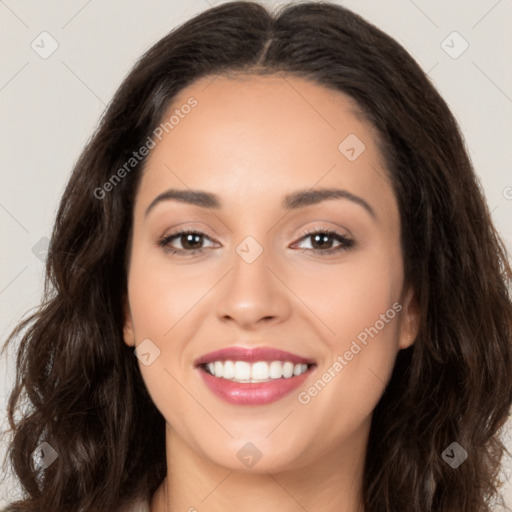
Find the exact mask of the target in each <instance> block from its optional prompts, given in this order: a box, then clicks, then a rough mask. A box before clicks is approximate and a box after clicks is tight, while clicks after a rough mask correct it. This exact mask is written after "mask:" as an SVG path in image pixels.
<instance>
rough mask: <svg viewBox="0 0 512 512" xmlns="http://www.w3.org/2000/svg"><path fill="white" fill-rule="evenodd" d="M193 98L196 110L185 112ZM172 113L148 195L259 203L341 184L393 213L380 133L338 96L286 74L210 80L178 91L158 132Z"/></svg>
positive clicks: (154, 158)
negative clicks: (187, 194)
mask: <svg viewBox="0 0 512 512" xmlns="http://www.w3.org/2000/svg"><path fill="white" fill-rule="evenodd" d="M191 98H193V99H194V100H195V102H196V103H195V106H194V107H193V108H188V107H187V108H183V107H184V106H187V105H189V104H190V99H191ZM173 115H174V120H175V121H174V123H173V124H172V126H170V125H168V126H167V130H166V132H165V133H164V134H163V137H162V138H161V140H160V141H157V146H156V147H155V148H154V149H153V150H152V153H151V155H150V157H149V158H148V162H147V165H146V170H145V173H144V174H145V175H144V177H143V183H142V186H141V189H142V192H144V190H147V191H149V192H148V193H150V194H153V195H155V194H157V193H160V192H161V191H162V189H163V188H165V187H167V188H171V187H173V188H176V187H179V188H192V189H208V190H210V191H212V192H214V193H216V194H218V195H220V196H224V195H227V196H229V194H230V192H235V191H236V192H237V194H242V195H244V194H245V199H250V196H252V197H254V198H255V199H256V198H259V199H260V200H261V198H262V197H267V198H270V197H271V196H272V194H274V193H276V194H277V193H278V191H280V192H282V191H284V190H285V189H286V190H287V191H293V189H296V188H312V187H315V186H318V187H327V186H343V188H346V189H349V190H350V191H351V192H353V193H357V194H359V195H365V196H367V197H370V198H372V197H373V200H374V201H377V202H380V203H382V204H383V207H386V208H388V209H389V208H393V207H394V205H393V204H387V205H386V202H387V203H390V202H391V203H393V202H394V196H393V192H392V190H391V186H390V183H389V180H388V178H387V171H386V170H385V169H384V166H383V162H382V158H381V154H380V151H379V149H378V147H377V133H376V131H375V129H374V128H373V126H372V125H371V124H370V123H369V122H367V121H366V120H365V119H364V118H363V116H362V115H361V114H360V112H359V110H358V108H357V104H356V102H355V101H354V100H353V99H352V98H350V97H349V96H347V95H345V94H343V93H341V92H339V91H335V90H332V89H329V88H327V87H324V86H321V85H319V84H317V83H314V82H312V81H309V80H306V79H303V78H298V77H294V76H289V75H280V76H278V75H266V76H257V75H239V76H208V77H203V78H201V79H200V80H198V81H196V82H194V83H192V84H191V85H189V86H187V87H186V88H184V89H182V90H181V91H180V93H179V94H178V95H177V96H176V97H175V98H174V101H173V103H172V105H171V107H170V108H169V109H168V111H167V112H166V114H165V115H164V117H163V120H162V122H163V123H162V126H164V127H165V124H164V123H165V122H166V121H167V120H168V119H170V118H171V116H173ZM281 196H282V194H281V193H280V194H279V197H281ZM148 199H149V198H148ZM388 213H389V212H388Z"/></svg>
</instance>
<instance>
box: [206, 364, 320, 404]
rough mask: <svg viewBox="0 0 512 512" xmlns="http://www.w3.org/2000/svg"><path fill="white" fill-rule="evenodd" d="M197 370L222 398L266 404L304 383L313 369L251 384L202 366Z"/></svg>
mask: <svg viewBox="0 0 512 512" xmlns="http://www.w3.org/2000/svg"><path fill="white" fill-rule="evenodd" d="M217 361H218V359H217ZM197 371H199V373H200V374H201V377H202V378H203V381H204V383H205V384H206V385H207V386H208V388H209V389H210V391H211V392H212V393H214V394H215V395H217V396H218V397H219V398H221V399H222V400H224V401H226V402H229V403H231V404H236V405H265V404H269V403H271V402H275V401H276V400H279V399H281V398H283V397H284V396H286V395H288V394H289V393H291V392H292V391H293V390H294V389H296V388H298V387H299V386H300V385H301V384H303V382H304V381H305V380H306V379H307V378H308V377H309V376H310V373H311V369H308V371H307V372H306V373H302V374H301V375H297V376H295V377H290V378H289V379H284V378H281V379H275V380H271V381H269V382H256V383H253V384H251V383H250V382H233V381H231V380H228V379H223V378H218V377H214V376H213V375H210V374H209V373H207V372H206V370H204V369H203V368H202V367H198V368H197Z"/></svg>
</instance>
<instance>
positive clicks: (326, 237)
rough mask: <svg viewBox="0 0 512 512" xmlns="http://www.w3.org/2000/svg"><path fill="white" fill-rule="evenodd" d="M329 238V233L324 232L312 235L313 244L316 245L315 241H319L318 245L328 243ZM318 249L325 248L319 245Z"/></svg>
mask: <svg viewBox="0 0 512 512" xmlns="http://www.w3.org/2000/svg"><path fill="white" fill-rule="evenodd" d="M330 238H331V235H326V234H319V235H314V236H313V240H314V243H313V245H316V244H317V242H319V244H320V245H323V244H327V245H330V244H329V241H330ZM320 249H325V247H320Z"/></svg>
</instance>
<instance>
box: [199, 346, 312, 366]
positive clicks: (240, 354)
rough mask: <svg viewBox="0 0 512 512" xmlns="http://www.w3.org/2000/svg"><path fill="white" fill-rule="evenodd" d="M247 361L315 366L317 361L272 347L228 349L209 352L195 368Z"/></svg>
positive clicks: (200, 359)
mask: <svg viewBox="0 0 512 512" xmlns="http://www.w3.org/2000/svg"><path fill="white" fill-rule="evenodd" d="M229 360H235V361H247V362H248V363H255V362H257V361H290V362H291V363H293V364H315V361H313V360H312V359H308V358H305V357H301V356H298V355H297V354H292V353H291V352H286V351H284V350H279V349H277V348H270V347H256V348H245V347H227V348H223V349H221V350H215V351H214V352H209V353H208V354H205V355H204V356H201V357H200V358H199V359H196V361H195V362H194V366H199V365H201V364H205V363H212V362H214V361H229Z"/></svg>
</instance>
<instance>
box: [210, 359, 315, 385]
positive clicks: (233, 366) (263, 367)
mask: <svg viewBox="0 0 512 512" xmlns="http://www.w3.org/2000/svg"><path fill="white" fill-rule="evenodd" d="M308 366H309V365H307V364H295V365H294V364H293V363H291V362H290V361H272V362H271V363H267V362H266V361H258V362H255V363H248V362H246V361H214V362H211V363H208V364H207V365H205V366H204V368H205V369H206V370H207V372H208V373H210V374H211V375H213V376H214V377H219V378H224V379H227V380H231V381H234V382H268V381H270V380H274V379H281V378H284V379H289V378H291V377H294V376H297V375H301V374H303V373H305V372H306V371H307V370H308Z"/></svg>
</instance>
